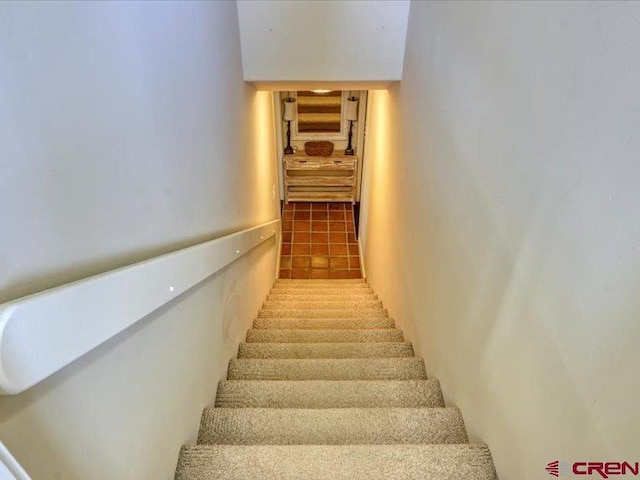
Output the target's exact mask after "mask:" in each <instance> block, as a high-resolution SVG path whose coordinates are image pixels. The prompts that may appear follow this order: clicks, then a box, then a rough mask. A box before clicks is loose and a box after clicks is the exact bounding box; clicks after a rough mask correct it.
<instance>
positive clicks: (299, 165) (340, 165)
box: [284, 158, 356, 170]
mask: <svg viewBox="0 0 640 480" xmlns="http://www.w3.org/2000/svg"><path fill="white" fill-rule="evenodd" d="M284 167H285V169H287V170H355V168H356V160H355V159H347V160H344V159H330V158H329V159H327V158H322V159H312V158H310V159H298V158H296V159H289V158H287V159H285V161H284Z"/></svg>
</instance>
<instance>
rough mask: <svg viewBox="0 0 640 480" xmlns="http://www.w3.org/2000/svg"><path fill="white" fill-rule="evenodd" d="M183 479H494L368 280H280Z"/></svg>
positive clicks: (183, 461) (221, 387) (186, 453)
mask: <svg viewBox="0 0 640 480" xmlns="http://www.w3.org/2000/svg"><path fill="white" fill-rule="evenodd" d="M198 441H199V442H201V443H209V444H210V445H194V446H185V447H183V448H182V450H181V452H180V457H179V460H178V466H177V470H176V476H175V478H176V479H177V480H195V479H198V480H213V479H225V480H226V479H230V480H234V479H236V480H245V479H246V480H249V479H251V480H260V479H265V480H266V479H269V480H270V479H280V480H294V479H295V480H297V479H311V480H314V479H318V480H319V479H326V478H331V479H332V480H372V479H377V478H379V479H387V478H397V479H405V480H407V479H415V480H436V479H437V480H495V479H497V475H496V472H495V468H494V466H493V462H492V459H491V454H490V452H489V449H488V447H487V446H486V445H483V444H479V445H470V444H468V443H466V442H467V441H468V440H467V435H466V430H465V427H464V422H463V419H462V414H461V412H460V411H459V410H458V409H456V408H445V404H444V399H443V395H442V391H441V389H440V384H439V383H438V381H437V380H430V379H427V373H426V369H425V365H424V361H423V360H422V359H421V358H419V357H415V356H414V352H413V347H412V345H411V344H410V343H407V342H405V341H404V336H403V333H402V330H399V329H396V328H395V322H394V321H393V319H391V318H389V315H388V312H387V311H386V310H385V309H384V306H383V304H382V302H380V301H379V299H378V297H377V296H376V294H375V292H374V291H373V290H372V289H371V287H370V286H369V284H368V283H367V282H366V280H364V279H352V280H293V279H292V280H288V279H286V280H285V279H282V280H277V281H276V282H275V284H274V285H273V288H272V289H271V292H270V293H269V295H268V296H267V298H266V300H265V301H264V303H263V308H262V309H261V310H260V311H259V312H258V315H257V318H255V319H254V322H253V328H251V329H249V330H248V332H247V336H246V342H245V343H241V344H240V346H239V348H238V358H237V359H233V360H231V361H230V362H229V369H228V374H227V379H226V380H223V381H221V382H219V384H218V391H217V395H216V401H215V406H211V407H209V408H207V409H205V411H204V412H203V415H202V420H201V426H200V432H199V436H198Z"/></svg>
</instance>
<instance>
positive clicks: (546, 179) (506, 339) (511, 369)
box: [362, 2, 640, 479]
mask: <svg viewBox="0 0 640 480" xmlns="http://www.w3.org/2000/svg"><path fill="white" fill-rule="evenodd" d="M639 24H640V5H639V4H637V3H592V2H589V3H579V2H566V3H549V2H539V3H522V2H513V3H505V2H496V3H481V2H469V3H463V2H437V3H436V2H414V3H412V5H411V12H410V16H409V30H408V37H407V47H406V57H405V67H404V68H405V69H404V76H403V80H402V83H401V84H400V85H399V86H397V87H394V88H392V89H391V90H390V91H388V92H387V91H380V92H373V94H372V95H370V104H371V111H370V112H369V113H370V122H369V124H368V127H367V144H366V149H365V152H366V155H367V163H366V164H365V181H364V185H365V193H364V194H365V200H364V203H363V212H362V214H363V226H362V229H363V238H362V240H363V242H364V250H365V254H364V256H365V259H364V261H365V266H366V270H367V274H368V279H369V281H370V282H371V284H372V286H373V288H374V289H375V290H376V292H377V293H378V294H379V295H380V296H381V298H382V300H383V301H384V302H385V303H386V304H387V305H388V306H389V307H390V311H391V313H392V314H393V316H394V317H395V318H396V319H397V320H398V321H399V322H400V323H401V326H402V327H404V328H405V329H406V330H407V332H408V335H409V337H410V339H411V340H412V341H414V342H415V343H416V345H417V352H419V353H420V354H422V355H424V356H425V357H426V363H427V368H428V371H429V374H430V375H431V376H433V377H436V378H439V379H440V381H441V382H442V387H443V390H444V393H445V397H446V400H447V402H448V404H450V405H457V406H459V407H460V408H462V411H463V414H464V418H465V421H466V425H467V428H468V430H469V432H470V433H471V439H472V440H481V441H485V442H487V443H488V444H489V446H490V447H491V450H492V453H493V456H494V460H495V462H496V465H497V468H498V473H499V474H500V476H501V478H505V479H514V478H518V479H533V478H543V477H545V476H546V475H547V474H546V472H545V471H544V467H545V465H546V463H547V462H550V461H552V460H558V459H559V460H564V461H567V462H574V461H580V460H582V461H607V460H610V461H615V460H619V461H622V460H626V461H637V453H638V449H637V446H638V436H637V427H638V425H640V413H639V410H638V408H637V401H636V400H635V399H637V398H638V396H639V395H640V373H639V370H638V368H637V367H638V365H640V349H638V346H637V343H638V338H640V322H639V321H638V318H640V300H639V298H640V297H639V292H640V222H639V221H638V219H639V218H640V189H639V188H638V185H640V163H638V152H639V151H640V136H639V135H638V131H640V109H638V104H639V103H638V102H639V101H640V97H639V94H638V92H639V90H638V85H640V56H639V55H638V52H640V30H638V28H637V26H638V25H639Z"/></svg>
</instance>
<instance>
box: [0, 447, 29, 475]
mask: <svg viewBox="0 0 640 480" xmlns="http://www.w3.org/2000/svg"><path fill="white" fill-rule="evenodd" d="M0 480H31V477H29V475H27V472H25V471H24V469H23V468H22V467H21V466H20V464H19V463H18V462H17V461H16V459H15V458H13V456H12V455H11V454H10V453H9V450H7V447H5V446H4V444H3V443H2V442H0Z"/></svg>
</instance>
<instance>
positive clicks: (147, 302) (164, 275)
mask: <svg viewBox="0 0 640 480" xmlns="http://www.w3.org/2000/svg"><path fill="white" fill-rule="evenodd" d="M279 229H280V220H274V221H271V222H267V223H264V224H262V225H259V226H257V227H253V228H249V229H246V230H242V231H240V232H237V233H233V234H231V235H227V236H225V237H222V238H218V239H215V240H210V241H208V242H204V243H201V244H199V245H195V246H193V247H189V248H185V249H182V250H178V251H176V252H172V253H168V254H166V255H162V256H159V257H155V258H152V259H150V260H146V261H144V262H140V263H136V264H133V265H130V266H127V267H123V268H120V269H117V270H113V271H110V272H107V273H103V274H100V275H96V276H94V277H90V278H87V279H84V280H80V281H77V282H73V283H70V284H67V285H63V286H61V287H58V288H54V289H51V290H47V291H44V292H41V293H37V294H35V295H30V296H28V297H24V298H21V299H18V300H14V301H11V302H8V303H5V304H3V305H0V395H12V394H17V393H20V392H23V391H24V390H26V389H28V388H30V387H32V386H33V385H35V384H36V383H38V382H40V381H42V380H44V379H45V378H47V377H48V376H49V375H51V374H53V373H55V372H57V371H58V370H60V369H61V368H63V367H65V366H66V365H68V364H69V363H71V362H73V361H74V360H76V359H77V358H79V357H80V356H82V355H84V354H85V353H87V352H89V351H90V350H92V349H94V348H95V347H97V346H98V345H100V344H101V343H103V342H105V341H107V340H109V339H110V338H111V337H113V336H114V335H117V334H118V333H120V332H121V331H122V330H124V329H125V328H127V327H129V326H130V325H132V324H134V323H136V322H137V321H138V320H140V319H142V318H143V317H145V316H146V315H148V314H149V313H151V312H153V311H154V310H156V309H157V308H159V307H160V306H162V305H164V304H165V303H167V302H169V301H170V300H172V299H173V298H175V297H176V296H178V295H180V294H181V293H183V292H185V291H186V290H188V289H189V288H191V287H193V286H194V285H196V284H198V283H200V282H201V281H203V280H204V279H206V278H207V277H209V276H211V275H213V274H214V273H215V272H217V271H218V270H220V269H221V268H223V267H224V266H225V265H228V264H229V263H231V262H233V261H234V260H235V259H237V258H239V257H240V256H241V255H243V254H245V253H246V252H248V251H249V250H251V249H252V248H254V247H256V246H257V245H258V244H260V243H261V242H263V241H265V240H267V239H268V238H270V237H272V236H274V235H275V234H276V232H277V231H279Z"/></svg>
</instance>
